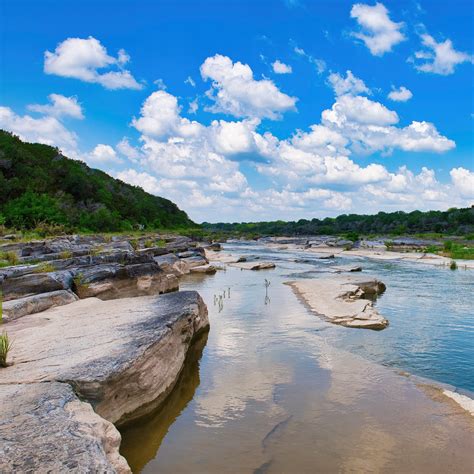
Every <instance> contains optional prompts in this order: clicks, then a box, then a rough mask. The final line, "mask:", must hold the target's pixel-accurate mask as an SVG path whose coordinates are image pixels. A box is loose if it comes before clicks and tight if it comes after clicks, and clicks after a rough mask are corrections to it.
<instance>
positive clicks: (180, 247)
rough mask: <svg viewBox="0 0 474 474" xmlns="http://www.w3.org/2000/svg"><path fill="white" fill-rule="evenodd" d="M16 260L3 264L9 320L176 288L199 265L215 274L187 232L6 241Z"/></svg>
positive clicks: (0, 278) (0, 274)
mask: <svg viewBox="0 0 474 474" xmlns="http://www.w3.org/2000/svg"><path fill="white" fill-rule="evenodd" d="M0 254H2V255H7V256H8V257H9V258H10V260H11V261H14V262H15V263H16V264H15V265H12V266H7V267H4V268H0V283H1V288H2V293H3V317H4V321H10V320H13V319H16V318H19V317H22V316H25V315H27V314H32V313H37V312H39V311H44V310H46V309H48V308H50V307H54V306H62V305H66V304H70V303H73V302H74V301H77V300H78V299H84V298H90V297H96V298H99V299H101V300H109V299H115V298H124V297H133V296H146V295H155V294H161V293H168V292H171V291H176V290H178V288H179V283H178V278H179V277H180V276H181V275H184V274H187V273H189V272H191V271H194V270H193V269H197V271H199V272H203V273H212V272H213V271H215V270H214V269H213V268H209V266H208V263H209V262H208V260H207V258H206V257H205V252H204V249H203V248H202V247H201V246H199V245H198V243H196V242H194V241H192V240H191V239H190V238H187V237H180V236H170V235H165V236H154V237H150V236H146V237H141V238H132V237H127V236H117V237H111V238H109V239H106V238H105V237H103V236H78V235H76V236H65V237H60V238H56V239H49V240H43V241H33V242H27V243H22V242H18V243H16V242H12V243H4V244H2V245H0Z"/></svg>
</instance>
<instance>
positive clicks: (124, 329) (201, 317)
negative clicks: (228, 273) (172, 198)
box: [0, 236, 215, 473]
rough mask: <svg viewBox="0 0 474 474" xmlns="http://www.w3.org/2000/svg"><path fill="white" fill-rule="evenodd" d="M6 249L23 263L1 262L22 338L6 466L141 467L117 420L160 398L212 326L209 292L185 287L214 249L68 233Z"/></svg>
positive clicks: (8, 400)
mask: <svg viewBox="0 0 474 474" xmlns="http://www.w3.org/2000/svg"><path fill="white" fill-rule="evenodd" d="M214 248H215V247H214ZM0 251H1V252H3V254H4V255H5V254H6V253H7V252H8V255H9V256H10V258H11V259H12V260H14V261H15V263H17V265H12V266H9V267H5V268H1V269H0V282H1V285H2V293H3V299H4V302H3V321H4V324H3V329H4V330H6V331H7V332H8V335H9V338H10V339H11V340H12V341H13V346H12V349H11V351H10V353H9V357H8V362H9V365H8V367H6V368H2V369H0V419H1V420H2V421H1V422H0V439H1V443H0V471H2V472H26V471H28V472H65V471H75V470H77V471H81V472H119V473H125V472H130V468H129V467H128V464H127V462H126V460H125V459H124V458H123V457H122V456H120V454H119V446H120V439H121V438H120V434H119V432H118V431H117V429H116V427H115V426H116V425H117V426H121V425H123V424H124V423H127V422H129V421H131V420H134V419H136V418H138V417H141V416H143V415H145V414H147V413H149V412H150V411H152V410H154V409H155V408H156V407H157V406H158V405H160V404H161V402H162V401H163V400H164V399H165V398H166V397H167V395H168V394H169V393H170V392H171V390H172V389H173V387H174V385H175V383H176V380H177V378H178V376H179V374H180V372H181V370H182V367H183V364H184V360H185V357H186V354H187V352H188V349H189V347H190V345H191V344H192V341H193V340H194V338H195V336H196V335H197V334H199V333H200V332H201V331H203V330H206V329H207V328H208V326H209V321H208V316H207V308H206V305H205V304H204V302H203V300H202V299H201V297H200V296H199V294H198V293H196V292H193V291H185V292H179V291H177V290H178V288H179V277H180V276H181V275H184V274H186V273H190V272H192V271H193V269H194V268H197V269H198V272H199V273H212V272H215V269H214V268H213V267H210V266H209V265H208V260H207V258H206V257H205V252H204V249H203V248H202V247H200V246H199V245H198V244H197V243H196V242H193V241H192V240H191V239H188V238H186V237H179V236H157V237H155V238H150V237H149V236H147V237H146V238H142V239H131V238H126V237H123V236H122V237H116V238H112V239H110V240H109V241H106V240H105V239H104V238H103V237H101V236H91V237H83V236H67V237H61V238H58V239H51V240H45V241H36V242H29V243H7V244H3V245H1V246H0ZM12 255H14V257H11V256H12ZM165 293H166V294H165Z"/></svg>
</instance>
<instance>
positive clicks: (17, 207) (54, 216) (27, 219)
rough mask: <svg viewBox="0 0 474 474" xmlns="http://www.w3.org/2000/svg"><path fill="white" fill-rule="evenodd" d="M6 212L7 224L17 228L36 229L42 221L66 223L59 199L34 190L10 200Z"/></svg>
mask: <svg viewBox="0 0 474 474" xmlns="http://www.w3.org/2000/svg"><path fill="white" fill-rule="evenodd" d="M4 213H5V219H6V222H7V224H8V225H10V226H12V227H15V228H17V229H34V228H35V227H36V226H37V225H39V224H40V223H48V224H65V223H66V217H65V215H64V213H63V211H62V210H61V208H60V206H59V202H58V200H57V199H55V198H53V197H51V196H48V195H47V194H37V193H34V192H32V191H26V192H25V193H23V194H22V195H21V196H20V197H19V198H17V199H13V200H11V201H10V202H8V203H7V204H6V205H5V208H4Z"/></svg>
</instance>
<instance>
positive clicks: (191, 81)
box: [184, 76, 196, 87]
mask: <svg viewBox="0 0 474 474" xmlns="http://www.w3.org/2000/svg"><path fill="white" fill-rule="evenodd" d="M184 83H185V84H189V85H190V86H191V87H196V82H195V81H194V79H193V78H192V77H191V76H188V77H187V79H186V80H185V81H184Z"/></svg>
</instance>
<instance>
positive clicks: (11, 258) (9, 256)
mask: <svg viewBox="0 0 474 474" xmlns="http://www.w3.org/2000/svg"><path fill="white" fill-rule="evenodd" d="M1 261H4V262H5V263H6V264H7V265H18V263H19V261H20V259H19V257H18V255H17V254H16V252H13V251H9V252H0V262H1Z"/></svg>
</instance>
